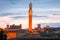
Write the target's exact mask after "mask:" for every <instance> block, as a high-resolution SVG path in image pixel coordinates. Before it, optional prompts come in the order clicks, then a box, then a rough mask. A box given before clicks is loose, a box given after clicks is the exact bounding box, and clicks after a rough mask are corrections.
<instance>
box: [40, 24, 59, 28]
mask: <svg viewBox="0 0 60 40" xmlns="http://www.w3.org/2000/svg"><path fill="white" fill-rule="evenodd" d="M40 24H41V27H45V26H46V25H49V26H50V27H54V28H56V27H60V23H40Z"/></svg>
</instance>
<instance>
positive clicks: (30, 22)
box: [29, 2, 32, 31]
mask: <svg viewBox="0 0 60 40" xmlns="http://www.w3.org/2000/svg"><path fill="white" fill-rule="evenodd" d="M29 31H32V3H31V2H30V4H29Z"/></svg>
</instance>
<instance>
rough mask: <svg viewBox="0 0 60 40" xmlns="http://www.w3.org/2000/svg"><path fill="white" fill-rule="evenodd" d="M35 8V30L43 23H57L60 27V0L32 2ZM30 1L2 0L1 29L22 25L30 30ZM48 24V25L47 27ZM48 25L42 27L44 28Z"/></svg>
mask: <svg viewBox="0 0 60 40" xmlns="http://www.w3.org/2000/svg"><path fill="white" fill-rule="evenodd" d="M31 2H32V6H33V28H35V27H37V24H41V23H47V24H48V25H50V24H49V23H56V24H53V25H50V26H51V27H55V26H56V27H58V26H60V24H57V23H60V0H31ZM29 3H30V0H0V27H6V25H7V24H16V25H19V24H22V25H23V26H22V28H28V10H29ZM47 24H46V25H47ZM46 25H41V26H42V27H44V26H46Z"/></svg>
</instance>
